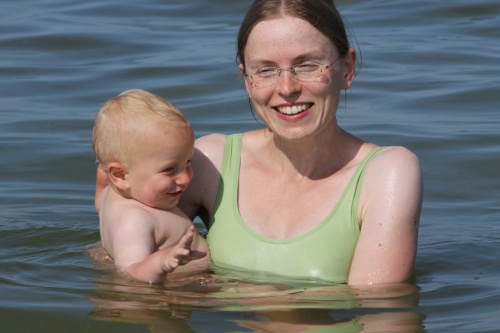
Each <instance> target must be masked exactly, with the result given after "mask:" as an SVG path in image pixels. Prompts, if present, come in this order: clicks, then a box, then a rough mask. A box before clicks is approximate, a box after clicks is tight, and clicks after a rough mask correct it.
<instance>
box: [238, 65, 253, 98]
mask: <svg viewBox="0 0 500 333" xmlns="http://www.w3.org/2000/svg"><path fill="white" fill-rule="evenodd" d="M238 68H239V69H240V74H241V76H242V77H243V81H245V89H246V91H247V94H248V97H250V98H252V94H251V93H250V85H249V83H248V80H247V78H246V77H245V66H243V64H239V66H238Z"/></svg>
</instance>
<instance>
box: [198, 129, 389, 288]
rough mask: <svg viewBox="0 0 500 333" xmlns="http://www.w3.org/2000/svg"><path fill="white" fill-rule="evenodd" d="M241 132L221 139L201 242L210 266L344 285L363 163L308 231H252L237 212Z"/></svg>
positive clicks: (355, 236) (354, 233)
mask: <svg viewBox="0 0 500 333" xmlns="http://www.w3.org/2000/svg"><path fill="white" fill-rule="evenodd" d="M241 136H242V135H241V134H234V135H230V136H228V137H227V139H226V149H225V153H224V161H223V166H222V175H221V179H220V183H219V189H218V192H217V198H216V202H215V206H214V210H213V211H214V214H213V216H211V218H210V226H209V232H208V235H207V241H208V245H209V248H210V255H211V257H212V260H213V263H214V265H215V266H220V267H225V268H234V269H239V270H248V271H253V272H265V273H270V274H276V275H283V276H287V277H291V278H300V279H316V280H323V281H328V282H333V283H346V282H347V278H348V275H349V268H350V266H351V261H352V258H353V255H354V249H355V247H356V243H357V241H358V237H359V231H360V230H359V224H358V219H357V209H358V200H359V192H360V189H361V180H362V178H363V174H364V170H365V166H366V165H367V164H368V162H369V160H370V159H371V158H372V157H373V156H374V155H375V154H376V153H377V152H378V151H380V149H381V148H380V147H379V148H376V149H374V150H373V151H371V152H370V153H369V154H368V156H366V158H365V159H364V160H363V161H362V162H361V163H360V164H359V166H358V167H357V169H356V171H355V172H354V175H353V176H352V178H351V180H350V181H349V183H348V185H347V187H346V188H345V190H344V192H343V193H342V195H341V197H340V199H339V201H338V203H337V204H336V205H335V207H334V208H333V210H332V211H331V212H330V214H328V216H327V217H326V218H325V220H324V221H322V222H321V223H320V224H319V225H318V226H316V227H315V228H314V229H313V230H311V231H309V232H307V233H306V234H304V235H301V236H298V237H294V238H291V239H272V238H267V237H264V236H261V235H258V234H257V233H255V232H254V231H252V230H251V229H250V228H249V227H248V226H247V225H246V224H245V222H244V221H243V219H242V218H241V216H240V214H239V210H238V200H237V198H238V180H239V171H240V155H241Z"/></svg>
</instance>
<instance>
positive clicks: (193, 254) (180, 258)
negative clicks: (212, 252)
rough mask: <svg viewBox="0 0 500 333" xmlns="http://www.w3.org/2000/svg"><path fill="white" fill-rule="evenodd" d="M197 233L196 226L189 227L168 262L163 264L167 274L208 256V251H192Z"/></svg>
mask: <svg viewBox="0 0 500 333" xmlns="http://www.w3.org/2000/svg"><path fill="white" fill-rule="evenodd" d="M195 232H196V231H195V228H194V226H191V227H189V229H188V230H187V231H186V233H185V234H184V236H182V238H181V239H180V240H179V243H178V244H177V245H175V246H173V247H172V248H171V251H170V253H169V254H168V255H167V258H165V259H166V260H165V261H164V262H162V268H163V270H164V271H165V272H167V273H170V272H172V271H173V270H175V269H176V268H177V267H179V266H182V265H185V264H187V263H189V262H191V261H193V260H196V259H201V258H203V257H205V256H206V255H207V252H206V251H198V250H191V244H192V243H193V237H194V233H195Z"/></svg>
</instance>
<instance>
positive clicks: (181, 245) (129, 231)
mask: <svg viewBox="0 0 500 333" xmlns="http://www.w3.org/2000/svg"><path fill="white" fill-rule="evenodd" d="M134 213H138V214H137V215H139V216H137V215H136V216H135V217H141V218H142V221H140V222H141V223H138V221H137V220H136V219H134V216H133V215H135V214H134ZM126 216H127V218H126V219H125V221H121V223H120V228H118V229H116V230H114V235H113V241H112V242H113V259H114V261H115V265H116V266H117V267H118V268H119V269H120V270H121V271H122V272H125V273H127V274H128V275H130V276H131V277H132V278H134V279H136V280H139V281H144V282H160V281H162V280H164V279H165V277H166V276H167V274H168V273H171V272H172V271H173V270H175V269H176V268H177V267H178V266H179V265H185V264H187V263H189V262H190V261H192V260H196V259H200V258H203V257H205V256H206V255H207V252H206V251H205V250H204V248H201V249H199V250H198V249H196V250H192V249H191V245H192V244H193V238H194V237H199V236H198V234H196V230H195V228H194V226H190V227H189V228H188V229H187V230H186V232H185V233H184V235H183V236H182V238H181V239H180V240H179V242H178V243H177V244H176V245H174V246H172V247H169V248H166V249H162V250H157V249H156V244H155V240H154V228H153V227H152V223H150V222H151V221H148V219H147V218H146V217H145V216H144V215H143V214H141V213H140V212H137V211H135V212H132V211H127V214H126Z"/></svg>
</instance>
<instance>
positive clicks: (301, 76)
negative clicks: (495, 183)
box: [180, 0, 422, 285]
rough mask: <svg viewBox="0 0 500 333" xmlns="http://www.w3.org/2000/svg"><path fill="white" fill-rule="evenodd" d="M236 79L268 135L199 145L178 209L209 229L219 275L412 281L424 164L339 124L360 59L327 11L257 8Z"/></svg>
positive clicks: (244, 36) (320, 7)
mask: <svg viewBox="0 0 500 333" xmlns="http://www.w3.org/2000/svg"><path fill="white" fill-rule="evenodd" d="M238 58H239V62H240V65H239V69H240V71H241V74H242V76H243V78H244V81H245V85H246V90H247V93H248V95H249V97H250V99H251V101H252V103H253V106H254V108H255V111H256V113H257V114H258V116H259V117H260V119H261V120H262V121H263V122H264V123H265V125H266V126H267V127H266V128H264V129H261V130H256V131H251V132H246V133H243V134H242V135H233V136H225V135H221V134H212V135H208V136H205V137H201V138H199V139H198V140H197V141H196V145H195V146H196V151H195V155H194V157H193V163H192V165H193V169H194V174H195V176H194V178H193V181H192V183H191V184H190V186H189V187H188V189H187V191H186V192H185V193H184V194H183V196H182V198H181V202H180V207H181V209H182V210H183V211H184V212H185V213H186V214H187V215H188V216H189V217H190V218H191V219H193V218H194V217H195V216H200V217H201V218H202V220H203V221H204V222H205V224H206V225H207V227H208V230H209V231H208V235H207V240H208V244H209V249H210V255H211V257H212V260H213V262H214V264H215V265H217V266H222V267H229V268H235V269H243V270H252V271H256V272H267V273H269V274H277V275H286V276H289V277H297V278H307V279H319V280H324V281H329V282H334V283H346V282H347V283H348V284H350V285H367V284H376V283H398V282H403V281H405V280H407V279H408V278H409V277H410V275H411V273H412V269H413V265H414V261H415V256H416V248H417V236H418V223H419V216H420V208H421V201H422V186H421V175H420V168H419V161H418V159H417V157H416V156H415V155H414V154H412V153H411V152H409V151H408V150H406V149H405V148H402V147H383V148H380V147H377V146H376V145H374V144H372V143H368V142H364V141H362V140H361V139H359V138H357V137H355V136H353V135H351V134H349V133H347V132H345V131H344V130H342V129H341V128H340V127H339V125H338V124H337V120H336V113H337V107H338V104H339V97H340V94H341V92H342V90H347V89H349V88H350V86H351V84H352V82H353V79H354V73H355V62H356V53H355V51H354V50H353V49H352V48H351V47H350V46H349V42H348V39H347V34H346V31H345V27H344V24H343V22H342V19H341V16H340V14H339V13H338V11H337V9H336V8H335V6H334V4H333V2H332V1H331V0H330V1H328V0H322V1H307V0H282V1H280V0H256V1H254V3H253V4H252V6H251V8H250V9H249V11H248V13H247V15H246V17H245V19H244V21H243V23H242V25H241V28H240V31H239V35H238Z"/></svg>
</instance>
